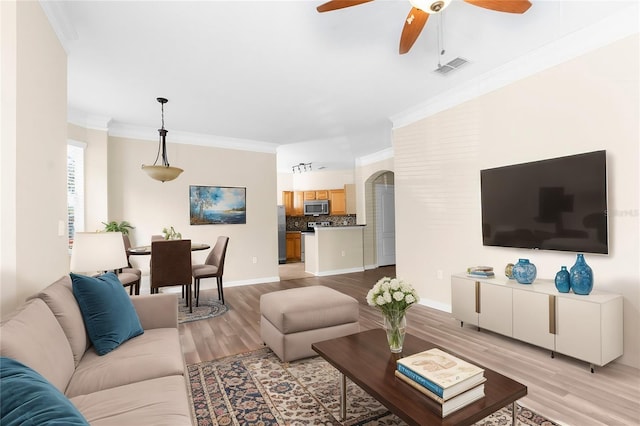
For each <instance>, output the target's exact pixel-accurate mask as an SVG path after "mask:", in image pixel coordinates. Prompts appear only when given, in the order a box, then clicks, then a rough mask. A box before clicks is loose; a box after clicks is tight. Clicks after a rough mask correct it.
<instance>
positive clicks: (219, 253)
mask: <svg viewBox="0 0 640 426" xmlns="http://www.w3.org/2000/svg"><path fill="white" fill-rule="evenodd" d="M228 245H229V237H225V236H220V237H218V240H217V241H216V245H215V246H213V250H211V253H209V256H207V259H206V260H205V261H204V264H203V265H193V266H192V268H191V273H192V275H193V280H194V292H195V297H196V306H198V303H199V301H200V280H201V279H203V278H213V277H215V278H216V284H217V286H218V299H220V301H221V302H222V304H223V305H224V292H223V289H222V274H223V273H224V260H225V257H226V255H227V246H228Z"/></svg>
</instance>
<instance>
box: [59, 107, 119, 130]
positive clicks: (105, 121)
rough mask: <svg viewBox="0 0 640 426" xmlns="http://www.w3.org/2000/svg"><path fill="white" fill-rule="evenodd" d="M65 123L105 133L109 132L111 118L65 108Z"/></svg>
mask: <svg viewBox="0 0 640 426" xmlns="http://www.w3.org/2000/svg"><path fill="white" fill-rule="evenodd" d="M67 122H69V123H71V124H75V125H76V126H80V127H84V128H85V129H93V130H102V131H104V132H106V131H107V130H109V124H110V123H111V117H106V116H104V115H91V114H86V113H84V112H82V111H79V110H77V109H73V108H67Z"/></svg>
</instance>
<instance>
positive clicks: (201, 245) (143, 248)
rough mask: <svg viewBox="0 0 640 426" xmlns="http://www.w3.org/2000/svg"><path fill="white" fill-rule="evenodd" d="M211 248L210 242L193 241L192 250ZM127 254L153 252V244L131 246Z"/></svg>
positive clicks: (134, 254)
mask: <svg viewBox="0 0 640 426" xmlns="http://www.w3.org/2000/svg"><path fill="white" fill-rule="evenodd" d="M209 248H211V246H210V245H209V244H205V243H191V251H200V250H207V249H209ZM127 254H130V255H132V256H137V255H144V254H147V255H148V254H151V245H148V246H138V247H131V248H130V249H128V250H127Z"/></svg>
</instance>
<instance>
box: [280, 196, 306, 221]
mask: <svg viewBox="0 0 640 426" xmlns="http://www.w3.org/2000/svg"><path fill="white" fill-rule="evenodd" d="M282 204H284V214H285V216H302V215H303V212H304V211H303V205H304V199H303V192H302V191H282Z"/></svg>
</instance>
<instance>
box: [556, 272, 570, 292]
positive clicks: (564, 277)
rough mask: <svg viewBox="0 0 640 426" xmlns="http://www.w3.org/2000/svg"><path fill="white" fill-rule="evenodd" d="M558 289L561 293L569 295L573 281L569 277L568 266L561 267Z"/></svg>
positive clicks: (557, 278)
mask: <svg viewBox="0 0 640 426" xmlns="http://www.w3.org/2000/svg"><path fill="white" fill-rule="evenodd" d="M555 282H556V288H557V289H558V291H559V292H560V293H569V290H571V281H570V277H569V271H567V267H566V266H561V267H560V270H559V271H558V273H557V274H556V280H555Z"/></svg>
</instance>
